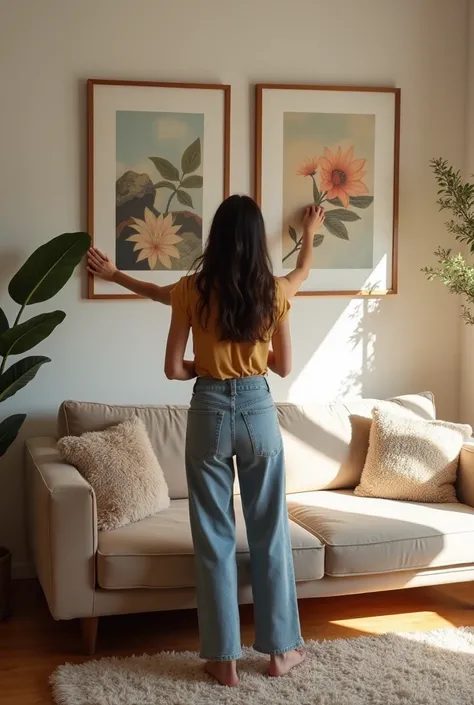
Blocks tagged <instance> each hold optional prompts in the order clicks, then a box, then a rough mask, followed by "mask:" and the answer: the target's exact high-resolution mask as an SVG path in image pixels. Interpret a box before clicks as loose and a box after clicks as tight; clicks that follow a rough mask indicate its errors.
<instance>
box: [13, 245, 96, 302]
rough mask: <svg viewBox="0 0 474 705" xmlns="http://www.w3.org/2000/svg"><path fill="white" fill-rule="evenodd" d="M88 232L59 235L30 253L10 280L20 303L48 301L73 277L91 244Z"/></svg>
mask: <svg viewBox="0 0 474 705" xmlns="http://www.w3.org/2000/svg"><path fill="white" fill-rule="evenodd" d="M90 242H91V239H90V235H88V233H64V234H63V235H58V236H57V237H55V238H53V239H52V240H50V241H49V242H46V243H45V244H44V245H41V247H38V249H37V250H35V252H33V254H32V255H31V256H30V257H28V259H27V260H26V262H25V264H24V265H23V266H22V267H21V269H20V270H19V271H18V272H17V273H16V274H15V276H14V277H13V279H12V280H11V282H10V284H9V287H8V293H9V294H10V296H11V297H12V299H13V301H16V303H17V304H20V305H22V306H23V305H28V304H37V303H40V302H41V301H47V300H48V299H50V298H51V297H52V296H54V295H55V294H57V293H58V291H60V290H61V289H62V288H63V286H64V285H65V284H66V282H67V281H68V280H69V279H70V277H71V275H72V273H73V271H74V269H75V268H76V267H77V265H78V264H79V262H80V261H81V260H82V258H83V257H84V255H85V254H86V252H87V250H88V249H89V247H90Z"/></svg>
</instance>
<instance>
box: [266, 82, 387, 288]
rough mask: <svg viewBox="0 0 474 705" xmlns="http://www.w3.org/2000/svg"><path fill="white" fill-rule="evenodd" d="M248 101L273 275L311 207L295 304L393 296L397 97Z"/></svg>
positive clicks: (293, 88)
mask: <svg viewBox="0 0 474 705" xmlns="http://www.w3.org/2000/svg"><path fill="white" fill-rule="evenodd" d="M255 99H256V115H255V197H256V200H257V202H258V203H259V205H260V206H261V208H262V212H263V215H264V218H265V221H266V224H267V234H268V238H269V246H270V251H271V256H272V261H273V263H274V268H275V273H276V274H277V275H280V276H281V275H284V273H285V271H286V269H288V270H291V269H292V268H293V267H294V266H295V264H296V256H297V251H298V250H297V247H298V244H299V242H300V237H301V230H300V231H298V230H297V228H298V223H301V214H302V209H303V206H304V205H309V204H310V203H312V202H313V203H318V200H321V201H322V205H324V206H325V207H326V222H325V224H324V226H323V228H322V229H321V232H320V233H317V234H316V235H315V241H314V242H315V244H314V246H315V248H317V249H315V251H314V259H313V262H314V264H315V265H316V266H315V267H314V268H313V269H312V271H311V274H310V277H309V278H308V281H307V282H306V283H305V285H304V286H303V289H302V290H301V291H300V292H299V295H301V296H351V297H355V296H384V295H387V294H396V293H397V287H398V193H399V152H400V89H399V88H393V87H379V86H324V85H293V84H289V85H288V84H268V83H266V84H258V85H257V86H256V96H255ZM305 160H306V161H305ZM331 169H332V171H331ZM305 177H306V178H305ZM308 177H309V178H308ZM311 186H312V189H311V188H310V187H311ZM328 197H329V198H328ZM341 199H342V200H341ZM328 201H330V202H328ZM329 211H333V212H334V213H333V215H331V216H329V217H328V213H329ZM336 211H337V212H336ZM334 235H335V237H333V236H334ZM352 235H353V242H351V237H352ZM331 238H332V241H331ZM324 244H326V245H327V247H326V248H324ZM345 246H346V247H345ZM344 248H345V249H344Z"/></svg>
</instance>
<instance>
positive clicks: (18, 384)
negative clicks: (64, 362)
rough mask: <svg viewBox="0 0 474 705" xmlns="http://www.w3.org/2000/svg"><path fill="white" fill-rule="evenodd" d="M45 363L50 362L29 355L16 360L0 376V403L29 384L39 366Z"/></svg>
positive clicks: (40, 356)
mask: <svg viewBox="0 0 474 705" xmlns="http://www.w3.org/2000/svg"><path fill="white" fill-rule="evenodd" d="M46 362H51V360H50V359H49V357H43V356H42V355H31V356H30V357H24V358H23V360H18V362H15V364H14V365H12V366H11V367H9V368H8V370H7V371H6V372H4V373H3V374H2V375H0V402H1V401H5V399H8V398H9V397H12V396H13V395H14V394H16V393H17V392H19V391H20V389H23V387H24V386H25V385H27V384H28V382H31V380H32V379H33V377H34V376H35V375H36V373H37V372H38V370H39V368H40V367H41V365H44V364H45V363H46Z"/></svg>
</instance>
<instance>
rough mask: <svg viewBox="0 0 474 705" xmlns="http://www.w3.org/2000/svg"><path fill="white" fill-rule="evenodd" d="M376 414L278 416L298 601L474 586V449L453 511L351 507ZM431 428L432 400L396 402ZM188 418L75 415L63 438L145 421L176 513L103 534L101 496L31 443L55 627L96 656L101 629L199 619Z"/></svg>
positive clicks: (340, 407)
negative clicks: (120, 621)
mask: <svg viewBox="0 0 474 705" xmlns="http://www.w3.org/2000/svg"><path fill="white" fill-rule="evenodd" d="M375 403H376V402H375V401H374V400H356V401H353V402H350V403H336V404H334V405H330V406H321V405H317V404H314V405H306V406H304V407H300V406H295V405H292V404H278V405H277V406H278V412H279V417H280V422H281V426H282V431H283V437H284V444H285V453H286V471H287V492H288V511H289V516H290V520H291V521H290V524H291V539H292V545H293V559H294V565H295V575H296V581H297V588H298V596H299V597H300V598H305V597H319V596H328V595H349V594H355V593H361V592H372V591H378V590H392V589H397V588H405V587H417V586H422V585H433V584H439V583H446V582H462V581H468V580H474V509H472V507H474V446H472V447H471V448H470V447H469V446H465V447H464V448H463V451H462V454H461V462H460V468H459V474H458V497H459V500H460V503H456V504H419V503H410V502H398V501H391V500H383V499H372V498H362V497H356V496H355V495H354V493H353V488H354V487H355V485H356V484H357V483H358V479H359V477H360V473H361V471H362V467H363V463H364V459H365V455H366V453H367V447H368V433H369V429H370V421H368V420H366V419H364V418H361V417H367V418H370V412H371V409H372V408H373V406H374V404H375ZM393 403H398V404H402V405H404V406H406V407H408V408H410V409H411V410H412V411H414V412H415V413H417V414H418V415H420V416H422V417H425V418H432V417H434V416H435V410H434V401H433V398H432V396H431V395H430V394H421V395H411V396H406V397H400V398H398V399H396V400H393ZM186 413H187V412H186V407H181V406H156V407H131V406H130V407H123V406H122V407H120V406H106V405H103V404H93V403H82V402H74V401H68V402H65V403H64V404H62V406H61V409H60V412H59V428H58V432H59V435H60V436H62V435H67V434H72V435H78V434H81V433H83V432H84V431H91V430H101V429H104V428H106V427H108V426H110V425H113V424H116V423H117V422H120V421H121V420H123V419H125V418H127V417H130V416H131V415H133V414H137V415H138V416H139V417H140V418H142V419H143V421H144V422H145V424H146V426H147V429H148V432H149V435H150V438H151V441H152V443H153V446H154V449H155V451H156V454H157V456H158V458H159V461H160V463H161V466H162V468H163V470H164V472H165V475H166V479H167V482H168V485H169V491H170V496H171V499H172V502H171V506H170V508H169V509H168V510H166V511H164V512H162V513H160V514H157V515H155V516H151V517H149V518H148V519H145V520H143V521H140V522H138V523H136V524H130V525H128V526H126V527H123V528H121V529H117V530H115V531H110V532H98V531H97V523H96V505H95V498H94V492H93V491H92V489H91V487H90V486H89V485H88V483H87V482H86V481H85V480H84V479H83V478H82V477H81V475H80V474H79V473H78V471H77V470H76V469H75V468H74V467H72V466H70V465H67V464H65V463H63V462H61V459H60V457H59V454H58V452H57V450H56V442H55V439H54V438H35V439H31V440H30V441H28V443H27V451H26V454H27V474H28V478H27V486H28V490H29V497H28V501H29V537H30V545H31V549H32V554H33V557H34V562H35V565H36V570H37V573H38V577H39V580H40V582H41V585H42V588H43V590H44V594H45V596H46V599H47V601H48V605H49V609H50V611H51V614H52V616H53V617H54V618H55V619H58V620H61V619H73V618H80V619H81V620H82V626H83V634H84V641H85V648H86V649H87V651H88V652H90V653H91V652H93V651H94V649H95V641H96V636H97V625H98V618H99V617H100V616H102V615H112V614H124V613H130V612H147V611H155V610H175V609H183V608H193V607H194V606H195V590H194V568H193V548H192V543H191V533H190V528H189V523H188V511H187V499H186V497H187V490H186V482H185V472H184V443H185V428H186ZM238 491H239V490H238V485H236V488H235V492H236V497H235V506H236V523H237V529H236V531H237V561H238V566H239V580H240V588H239V600H240V602H241V603H248V602H251V601H252V594H251V588H250V578H249V553H248V545H247V540H246V535H245V527H244V522H243V517H242V511H241V505H240V500H239V496H238Z"/></svg>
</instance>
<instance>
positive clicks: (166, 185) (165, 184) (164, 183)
mask: <svg viewBox="0 0 474 705" xmlns="http://www.w3.org/2000/svg"><path fill="white" fill-rule="evenodd" d="M153 188H170V189H171V190H172V191H174V190H175V188H176V186H175V185H174V184H172V183H171V181H158V183H157V184H153Z"/></svg>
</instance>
